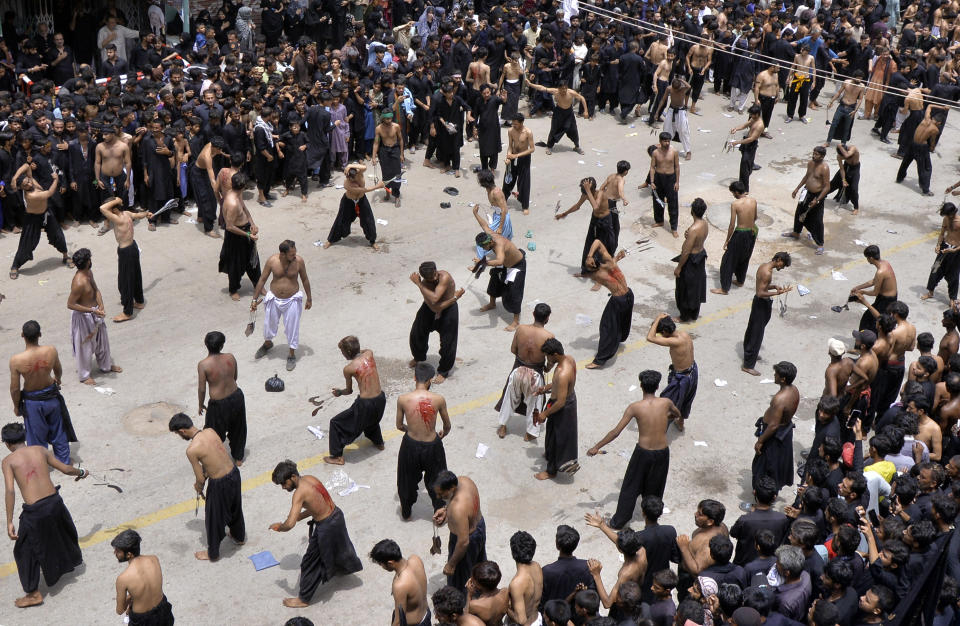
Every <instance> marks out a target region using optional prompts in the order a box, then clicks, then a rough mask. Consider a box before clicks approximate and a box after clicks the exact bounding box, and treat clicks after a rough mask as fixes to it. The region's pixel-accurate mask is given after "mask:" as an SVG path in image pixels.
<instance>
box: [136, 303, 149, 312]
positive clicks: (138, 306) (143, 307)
mask: <svg viewBox="0 0 960 626" xmlns="http://www.w3.org/2000/svg"><path fill="white" fill-rule="evenodd" d="M133 308H135V309H137V310H139V311H142V310H144V309H145V308H147V305H146V304H144V303H143V302H139V303H138V302H134V303H133Z"/></svg>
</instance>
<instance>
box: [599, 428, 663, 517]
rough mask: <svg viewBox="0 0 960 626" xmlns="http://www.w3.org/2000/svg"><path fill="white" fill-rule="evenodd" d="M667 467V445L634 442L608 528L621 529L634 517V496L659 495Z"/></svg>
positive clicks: (635, 499) (635, 497)
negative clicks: (658, 446) (647, 445)
mask: <svg viewBox="0 0 960 626" xmlns="http://www.w3.org/2000/svg"><path fill="white" fill-rule="evenodd" d="M669 470H670V448H663V449H662V450H647V449H646V448H641V447H640V445H639V444H637V446H636V447H635V448H634V449H633V454H632V455H631V456H630V463H628V464H627V471H626V472H624V474H623V484H622V485H621V486H620V497H619V498H617V512H616V513H614V514H613V517H611V518H610V527H611V528H615V529H620V528H623V527H624V526H626V525H627V524H628V523H629V522H630V520H631V519H633V511H634V509H635V508H636V507H637V498H642V497H645V496H657V497H658V498H662V497H663V491H664V489H665V488H666V486H667V472H668V471H669Z"/></svg>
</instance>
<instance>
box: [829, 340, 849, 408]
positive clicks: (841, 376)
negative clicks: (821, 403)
mask: <svg viewBox="0 0 960 626" xmlns="http://www.w3.org/2000/svg"><path fill="white" fill-rule="evenodd" d="M846 351H847V349H846V346H844V345H843V342H842V341H840V340H839V339H830V340H829V341H828V342H827V354H828V355H829V356H830V364H829V365H827V369H826V370H824V372H823V393H822V394H821V396H839V395H840V394H841V393H842V392H843V391H844V389H846V387H847V382H848V381H849V380H850V375H851V374H853V369H854V366H855V365H856V362H855V361H854V360H853V359H851V358H848V357H844V356H843V355H844V354H845V353H846Z"/></svg>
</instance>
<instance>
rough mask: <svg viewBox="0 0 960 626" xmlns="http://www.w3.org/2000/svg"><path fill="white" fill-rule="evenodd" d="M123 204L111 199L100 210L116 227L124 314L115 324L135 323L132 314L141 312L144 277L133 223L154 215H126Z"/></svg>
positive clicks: (119, 282) (118, 282)
mask: <svg viewBox="0 0 960 626" xmlns="http://www.w3.org/2000/svg"><path fill="white" fill-rule="evenodd" d="M122 207H123V200H122V199H120V198H111V199H109V200H107V202H106V204H103V205H101V206H100V213H102V214H103V216H104V217H105V218H106V219H107V221H108V222H110V224H111V225H112V226H113V227H114V231H113V234H114V236H115V237H116V239H117V275H118V278H117V287H118V288H119V290H120V304H121V305H123V312H122V313H121V314H120V315H118V316H116V317H114V318H113V321H114V322H126V321H127V320H131V319H133V310H134V309H138V310H142V309H143V307H144V304H143V274H142V273H141V271H140V247H139V246H138V245H137V242H136V241H135V240H134V238H133V223H134V221H136V220H139V219H143V218H148V219H150V218H152V217H153V213H150V212H149V211H140V212H138V213H130V212H128V211H124V210H123V209H122Z"/></svg>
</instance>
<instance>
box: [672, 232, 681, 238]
mask: <svg viewBox="0 0 960 626" xmlns="http://www.w3.org/2000/svg"><path fill="white" fill-rule="evenodd" d="M670 234H671V235H673V238H674V239H677V238H678V237H680V233H678V232H677V231H675V230H671V231H670Z"/></svg>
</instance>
